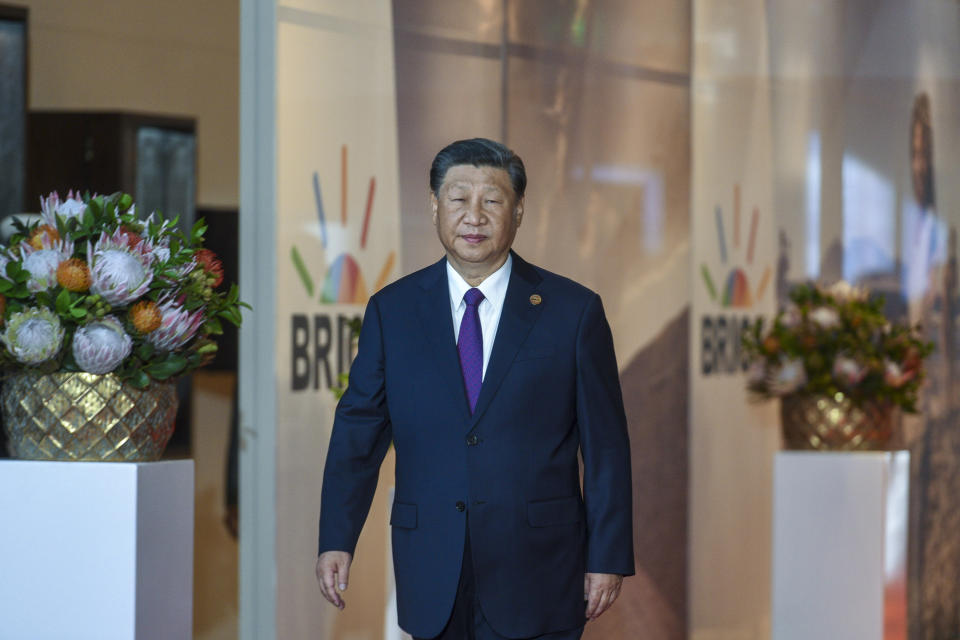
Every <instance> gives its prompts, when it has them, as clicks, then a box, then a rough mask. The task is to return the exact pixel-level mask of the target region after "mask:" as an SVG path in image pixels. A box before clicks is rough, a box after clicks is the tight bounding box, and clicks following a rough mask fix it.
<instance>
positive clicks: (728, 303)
mask: <svg viewBox="0 0 960 640" xmlns="http://www.w3.org/2000/svg"><path fill="white" fill-rule="evenodd" d="M714 222H715V226H716V230H717V248H718V250H719V253H720V270H719V272H720V274H721V276H722V279H721V280H720V281H719V282H720V285H721V286H720V288H718V287H717V284H716V282H717V281H716V280H714V278H713V273H714V272H713V271H712V270H711V269H710V266H709V265H708V264H707V263H705V262H704V263H701V264H700V278H701V280H702V281H703V284H704V287H705V288H706V290H707V293H708V294H709V295H710V299H711V300H713V301H714V303H716V304H717V305H719V306H720V307H722V308H724V309H731V310H736V311H737V312H736V313H731V312H729V311H727V312H724V313H719V314H708V315H704V316H703V318H702V319H701V323H700V347H701V348H700V365H701V372H702V373H703V375H713V374H720V373H738V372H740V371H743V370H745V369H746V367H747V363H746V360H745V358H744V354H743V352H742V349H741V335H742V334H743V331H745V330H746V328H747V327H748V326H750V324H752V323H753V322H754V320H755V318H752V317H750V316H748V315H745V314H744V313H743V312H744V311H746V310H748V309H751V308H752V307H753V306H754V305H755V304H756V303H758V302H759V301H760V300H762V299H763V298H764V296H766V295H767V290H768V289H769V287H770V278H771V275H772V273H771V268H770V266H769V265H767V266H766V267H764V269H763V272H762V274H761V276H760V279H759V283H758V284H757V285H756V287H755V288H753V287H751V285H750V281H751V275H753V274H754V273H755V271H756V267H755V265H754V251H755V249H756V243H757V229H758V227H759V225H760V209H759V208H758V207H756V206H755V207H753V210H752V213H751V216H750V228H749V232H748V234H747V242H746V246H745V247H744V246H743V243H742V242H741V240H742V237H741V230H742V229H741V216H740V185H734V187H733V212H732V224H731V225H730V226H731V227H732V238H731V237H728V235H727V225H726V221H725V219H724V213H723V207H722V206H721V205H719V204H718V205H717V206H716V207H715V208H714ZM729 249H732V251H730V250H729ZM731 253H732V254H733V255H734V258H735V259H736V262H735V263H734V264H732V265H731V264H730V263H731V262H733V261H732V260H731V259H730V258H731V255H730V254H731Z"/></svg>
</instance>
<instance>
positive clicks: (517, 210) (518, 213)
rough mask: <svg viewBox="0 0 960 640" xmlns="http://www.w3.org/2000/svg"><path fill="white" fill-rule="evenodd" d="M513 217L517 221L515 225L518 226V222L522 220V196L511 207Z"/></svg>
mask: <svg viewBox="0 0 960 640" xmlns="http://www.w3.org/2000/svg"><path fill="white" fill-rule="evenodd" d="M513 218H514V219H515V220H516V221H517V226H518V227H519V226H520V222H521V221H522V220H523V198H520V201H519V202H517V206H516V207H514V208H513Z"/></svg>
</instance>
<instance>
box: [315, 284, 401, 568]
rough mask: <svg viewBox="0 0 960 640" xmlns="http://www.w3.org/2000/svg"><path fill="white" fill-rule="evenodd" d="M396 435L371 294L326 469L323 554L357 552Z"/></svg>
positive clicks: (322, 519) (321, 505)
mask: <svg viewBox="0 0 960 640" xmlns="http://www.w3.org/2000/svg"><path fill="white" fill-rule="evenodd" d="M391 439H392V432H391V428H390V415H389V413H388V411H387V399H386V390H385V382H384V350H383V334H382V332H381V324H380V311H379V308H378V306H377V302H376V297H373V298H371V299H370V302H369V303H368V304H367V309H366V313H365V314H364V317H363V326H362V328H361V329H360V339H359V343H358V346H357V356H356V358H354V360H353V364H352V365H351V367H350V380H349V384H348V385H347V390H346V393H344V395H343V397H342V398H341V399H340V402H339V404H338V405H337V411H336V416H335V418H334V421H333V433H332V434H331V436H330V447H329V448H328V450H327V461H326V466H325V467H324V470H323V489H322V491H321V498H320V536H319V553H323V552H324V551H333V550H336V551H347V552H349V553H351V554H352V553H353V552H354V550H355V548H356V546H357V539H358V538H359V537H360V530H361V529H362V528H363V523H364V521H365V520H366V519H367V514H368V513H369V512H370V504H371V503H372V502H373V495H374V492H375V491H376V489H377V479H378V478H379V475H380V465H381V463H382V462H383V457H384V455H386V453H387V449H388V448H389V446H390V441H391Z"/></svg>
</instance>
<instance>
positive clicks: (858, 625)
mask: <svg viewBox="0 0 960 640" xmlns="http://www.w3.org/2000/svg"><path fill="white" fill-rule="evenodd" d="M909 474H910V454H909V452H907V451H894V452H855V453H854V452H851V453H840V452H837V453H826V452H823V453H821V452H800V451H783V452H780V453H778V454H777V457H776V463H775V470H774V503H773V620H772V627H773V628H772V631H773V633H772V637H773V640H801V639H802V640H813V639H817V640H820V639H823V638H843V640H891V639H900V638H903V639H904V640H905V639H906V637H907V636H906V554H907V518H908V483H909Z"/></svg>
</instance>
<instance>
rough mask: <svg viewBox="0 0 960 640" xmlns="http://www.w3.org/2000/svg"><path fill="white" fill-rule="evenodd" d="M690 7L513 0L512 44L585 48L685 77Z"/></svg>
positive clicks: (619, 0)
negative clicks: (683, 74) (677, 73)
mask: <svg viewBox="0 0 960 640" xmlns="http://www.w3.org/2000/svg"><path fill="white" fill-rule="evenodd" d="M690 20H691V8H690V2H689V1H688V0H685V1H681V2H636V0H599V1H594V2H591V1H589V0H586V1H584V0H513V1H512V2H509V25H510V29H509V31H510V42H511V44H513V43H515V44H520V45H529V46H534V47H548V48H554V49H570V50H578V49H584V50H588V51H589V52H590V53H591V54H594V55H597V56H599V57H600V58H603V59H604V60H608V61H611V62H618V63H624V64H629V65H637V66H642V67H645V68H648V69H657V70H661V71H671V72H681V73H689V71H690V38H689V25H690Z"/></svg>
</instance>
